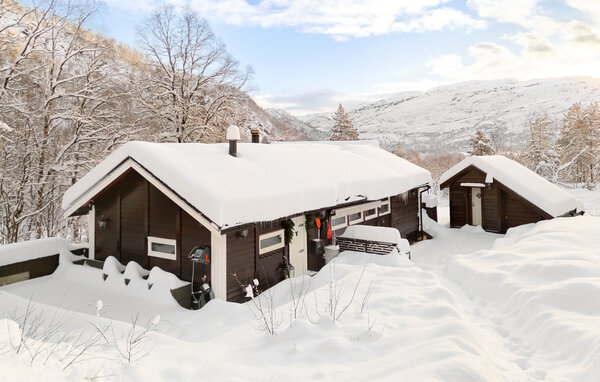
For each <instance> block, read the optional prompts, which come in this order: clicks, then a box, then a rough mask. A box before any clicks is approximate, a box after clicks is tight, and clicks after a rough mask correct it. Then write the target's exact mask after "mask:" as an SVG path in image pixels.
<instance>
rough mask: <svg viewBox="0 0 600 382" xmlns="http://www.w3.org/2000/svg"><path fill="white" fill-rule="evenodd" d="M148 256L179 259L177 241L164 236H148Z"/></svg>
mask: <svg viewBox="0 0 600 382" xmlns="http://www.w3.org/2000/svg"><path fill="white" fill-rule="evenodd" d="M148 256H152V257H160V258H161V259H167V260H177V241H176V240H173V239H165V238H162V237H154V236H148Z"/></svg>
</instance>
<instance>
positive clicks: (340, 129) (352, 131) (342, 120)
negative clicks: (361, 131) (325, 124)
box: [329, 104, 358, 141]
mask: <svg viewBox="0 0 600 382" xmlns="http://www.w3.org/2000/svg"><path fill="white" fill-rule="evenodd" d="M333 121H334V124H333V128H332V129H331V138H329V139H330V140H332V141H357V140H358V130H356V128H355V127H354V124H353V123H352V120H351V119H350V117H349V116H348V113H346V110H344V107H343V106H342V104H340V105H339V106H338V109H337V110H336V112H335V114H334V115H333Z"/></svg>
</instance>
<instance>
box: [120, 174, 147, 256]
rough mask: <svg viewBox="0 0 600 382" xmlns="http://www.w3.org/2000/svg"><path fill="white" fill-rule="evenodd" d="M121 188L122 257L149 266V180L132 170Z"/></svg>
mask: <svg viewBox="0 0 600 382" xmlns="http://www.w3.org/2000/svg"><path fill="white" fill-rule="evenodd" d="M119 184H120V190H121V203H120V205H121V257H120V259H119V260H120V261H121V263H123V264H127V263H129V262H130V261H135V262H137V263H138V264H140V265H141V266H142V267H147V266H148V264H147V262H148V257H147V253H148V251H147V250H146V241H147V239H146V238H147V236H148V235H147V233H146V219H147V215H148V182H146V180H145V179H144V178H143V177H142V176H141V175H139V174H138V173H137V172H134V171H132V172H130V173H129V174H127V176H125V177H124V178H123V179H122V180H121V181H120V182H119Z"/></svg>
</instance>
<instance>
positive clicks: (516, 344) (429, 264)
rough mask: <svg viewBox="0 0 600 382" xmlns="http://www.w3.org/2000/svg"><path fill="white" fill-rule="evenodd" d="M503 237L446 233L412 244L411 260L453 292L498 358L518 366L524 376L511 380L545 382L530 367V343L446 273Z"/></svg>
mask: <svg viewBox="0 0 600 382" xmlns="http://www.w3.org/2000/svg"><path fill="white" fill-rule="evenodd" d="M503 236H504V235H498V234H492V233H488V232H485V231H483V230H482V229H481V228H479V227H463V228H462V229H452V230H447V231H446V232H444V233H443V234H442V237H441V238H438V239H434V240H429V241H424V242H420V243H417V244H415V245H413V246H412V248H411V250H412V252H411V253H412V259H413V262H414V263H415V264H417V265H418V266H420V267H421V268H422V269H423V270H426V271H430V272H433V273H435V274H436V276H437V277H438V279H439V281H440V283H441V284H442V285H443V286H444V287H446V288H447V289H448V290H449V291H451V292H452V294H453V297H454V299H456V301H457V303H458V304H459V306H460V307H461V309H462V312H463V313H464V315H465V318H466V319H467V320H468V321H469V323H470V326H471V327H472V328H475V329H474V330H476V331H478V332H479V334H480V335H481V337H482V338H483V339H484V340H485V342H486V343H487V344H489V346H490V348H491V349H494V352H495V353H496V354H497V355H498V357H500V358H502V359H505V360H507V361H509V362H512V363H514V364H515V365H516V366H518V368H519V370H520V371H521V372H522V373H520V375H517V376H513V378H510V380H513V381H518V380H523V381H530V380H544V378H545V376H546V374H545V372H544V371H543V370H541V369H536V368H531V367H529V366H528V360H529V358H530V357H531V356H532V355H533V353H534V351H533V350H532V346H531V344H525V343H523V340H522V339H519V338H516V337H514V335H512V334H511V332H509V331H508V330H507V329H506V327H505V325H504V323H503V322H502V320H501V318H499V317H498V314H497V313H494V312H493V311H491V309H490V308H489V306H488V304H487V303H486V302H485V301H482V300H478V299H476V298H475V297H474V296H472V295H470V294H469V292H468V291H466V290H465V289H463V288H462V287H461V286H460V285H459V284H457V283H456V282H454V281H453V280H452V279H450V278H449V277H448V275H447V273H446V272H447V269H446V268H447V263H448V259H449V258H450V257H451V256H454V255H457V254H462V253H471V252H475V251H479V250H489V249H491V248H492V246H493V243H494V241H495V240H496V239H498V238H502V237H503ZM507 379H508V378H507Z"/></svg>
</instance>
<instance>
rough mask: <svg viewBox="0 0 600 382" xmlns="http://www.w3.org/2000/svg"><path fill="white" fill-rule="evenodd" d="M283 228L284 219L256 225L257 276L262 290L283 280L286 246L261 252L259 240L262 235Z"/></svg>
mask: <svg viewBox="0 0 600 382" xmlns="http://www.w3.org/2000/svg"><path fill="white" fill-rule="evenodd" d="M280 229H283V221H281V220H278V221H274V222H268V223H259V224H257V226H256V237H257V240H256V254H257V259H256V278H257V279H258V281H259V282H260V285H262V288H260V289H261V290H265V289H267V288H270V287H272V286H273V285H275V284H277V283H278V282H280V281H281V280H283V273H282V269H281V266H282V264H283V257H284V256H285V255H286V248H287V246H284V247H283V248H279V249H276V250H274V251H270V252H266V253H264V254H262V255H261V254H259V247H258V246H259V240H258V238H260V235H263V234H266V233H270V232H274V231H278V230H280Z"/></svg>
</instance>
